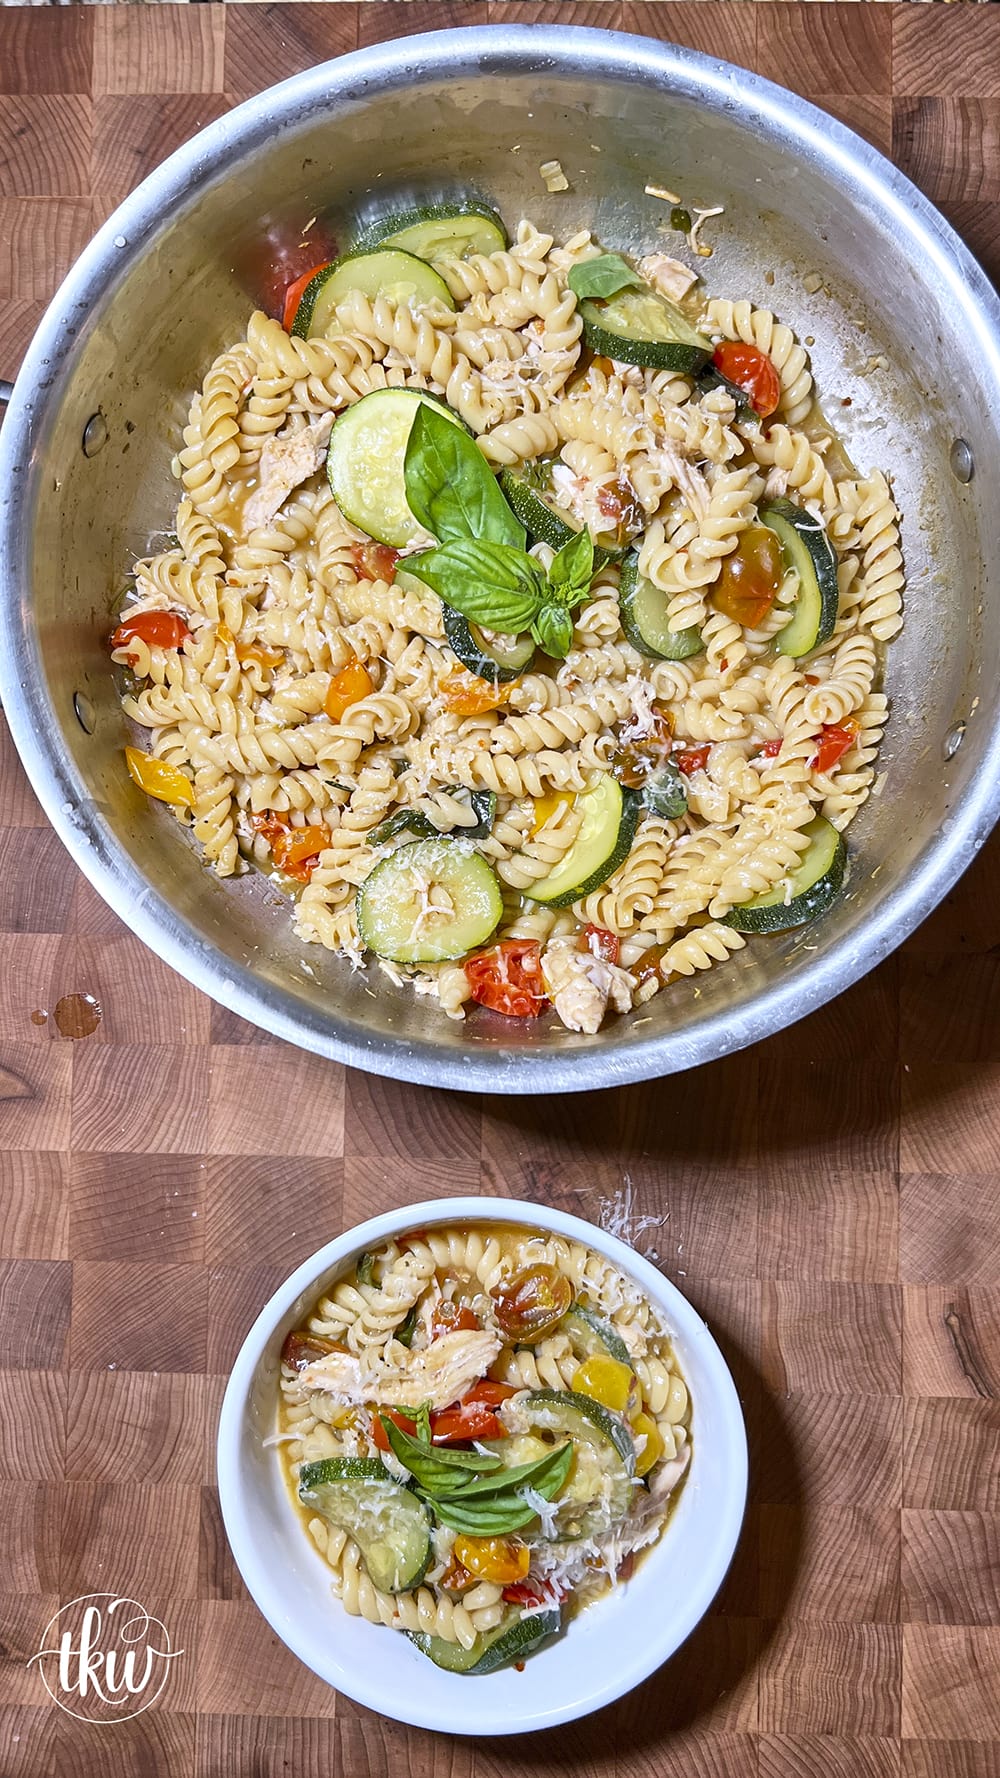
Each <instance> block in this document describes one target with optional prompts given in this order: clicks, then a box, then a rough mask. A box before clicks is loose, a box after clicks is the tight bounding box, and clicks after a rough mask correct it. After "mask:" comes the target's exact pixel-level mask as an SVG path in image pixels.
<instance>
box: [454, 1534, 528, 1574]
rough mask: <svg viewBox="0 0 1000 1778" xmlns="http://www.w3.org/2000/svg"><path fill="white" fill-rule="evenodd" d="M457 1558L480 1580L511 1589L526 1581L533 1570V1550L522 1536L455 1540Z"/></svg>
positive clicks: (459, 1538) (458, 1538)
mask: <svg viewBox="0 0 1000 1778" xmlns="http://www.w3.org/2000/svg"><path fill="white" fill-rule="evenodd" d="M455 1557H456V1559H457V1560H458V1561H459V1562H461V1564H462V1567H463V1568H467V1569H468V1571H469V1573H470V1574H476V1575H478V1576H479V1579H480V1580H489V1581H492V1582H493V1584H494V1586H498V1587H510V1586H513V1585H514V1584H515V1583H516V1582H517V1581H519V1580H523V1579H524V1577H525V1575H526V1574H527V1572H528V1569H529V1568H530V1567H531V1551H530V1550H529V1548H528V1546H527V1544H526V1543H522V1542H521V1540H520V1538H518V1537H463V1536H461V1535H459V1536H458V1537H456V1539H455Z"/></svg>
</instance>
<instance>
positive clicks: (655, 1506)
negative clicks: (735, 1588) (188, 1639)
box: [219, 1199, 746, 1734]
mask: <svg viewBox="0 0 1000 1778" xmlns="http://www.w3.org/2000/svg"><path fill="white" fill-rule="evenodd" d="M219 1479H220V1490H221V1496H222V1505H223V1513H224V1517H225V1522H226V1528H227V1532H228V1534H229V1537H230V1541H231V1543H232V1545H233V1549H234V1553H235V1555H236V1558H237V1561H238V1563H239V1565H240V1568H241V1571H242V1572H243V1575H244V1578H245V1579H246V1581H247V1584H248V1586H249V1587H250V1590H251V1592H252V1593H253V1596H254V1597H255V1599H256V1600H257V1603H258V1604H259V1605H260V1607H261V1609H262V1610H263V1611H264V1613H265V1615H266V1616H267V1617H268V1618H269V1619H270V1621H271V1622H272V1624H273V1625H274V1626H275V1628H276V1629H278V1631H279V1634H281V1635H282V1636H283V1638H284V1639H285V1640H286V1641H287V1642H288V1643H289V1645H290V1646H291V1647H292V1649H293V1650H294V1651H295V1652H296V1653H297V1654H299V1656H300V1657H301V1658H302V1659H304V1660H306V1661H307V1662H308V1664H309V1665H311V1666H313V1667H314V1669H315V1670H316V1671H317V1672H319V1673H321V1674H322V1675H323V1677H325V1678H327V1679H329V1680H330V1681H331V1682H332V1683H333V1684H335V1685H336V1686H338V1688H339V1689H342V1690H345V1691H347V1692H349V1693H350V1694H351V1695H352V1696H354V1697H356V1698H358V1699H359V1700H360V1701H362V1702H364V1703H369V1704H372V1705H373V1706H374V1707H376V1708H379V1709H381V1710H382V1711H383V1712H384V1713H386V1714H390V1715H395V1716H398V1717H399V1718H400V1719H401V1720H405V1721H410V1722H416V1723H423V1724H425V1725H427V1726H431V1727H443V1728H448V1729H450V1730H452V1731H453V1732H459V1733H480V1734H492V1733H512V1732H516V1731H517V1730H519V1729H523V1728H526V1727H541V1726H544V1724H545V1723H549V1722H557V1721H565V1720H568V1719H569V1718H571V1717H572V1716H575V1715H580V1714H583V1713H584V1712H585V1711H587V1710H590V1709H595V1708H597V1707H598V1706H599V1705H600V1704H602V1703H604V1702H607V1701H608V1700H609V1699H610V1698H612V1697H615V1696H618V1695H620V1693H621V1692H622V1691H624V1690H627V1689H628V1688H629V1687H630V1686H631V1685H634V1684H635V1683H637V1682H638V1680H639V1679H641V1678H643V1677H645V1675H646V1674H648V1673H649V1672H651V1671H652V1670H653V1669H654V1668H655V1667H656V1666H658V1665H659V1664H660V1662H661V1661H662V1660H663V1659H665V1658H666V1656H667V1655H668V1654H669V1653H670V1652H671V1651H672V1649H673V1648H674V1647H676V1646H677V1644H678V1643H679V1642H680V1641H681V1640H683V1637H684V1636H685V1635H686V1634H687V1633H688V1631H689V1630H690V1629H691V1628H692V1627H693V1625H694V1623H695V1622H697V1619H698V1617H700V1616H701V1614H702V1612H703V1611H704V1610H705V1609H706V1608H707V1605H708V1603H709V1602H710V1599H711V1597H712V1595H713V1593H714V1591H715V1590H716V1588H717V1586H718V1585H719V1583H720V1581H721V1579H722V1576H723V1574H724V1573H725V1569H726V1567H727V1566H728V1562H729V1560H730V1557H731V1555H732V1550H733V1547H734V1546H735V1542H736V1538H737V1536H738V1531H739V1525H740V1522H741V1518H742V1512H743V1504H744V1499H745V1489H746V1448H745V1439H744V1434H743V1427H742V1420H741V1416H740V1412H739V1405H738V1402H737V1399H736V1395H735V1391H734V1389H733V1386H732V1382H731V1379H730V1378H729V1375H728V1372H727V1371H726V1368H725V1365H724V1362H723V1360H722V1358H721V1356H720V1355H719V1353H718V1349H717V1348H716V1346H715V1344H714V1342H713V1341H712V1339H711V1336H710V1335H709V1333H708V1330H707V1329H706V1328H705V1326H704V1324H703V1323H702V1322H701V1321H700V1318H699V1317H698V1316H697V1315H696V1314H695V1313H694V1312H693V1311H692V1310H691V1308H690V1307H689V1306H688V1305H687V1304H686V1303H685V1301H684V1299H683V1298H682V1297H680V1295H679V1294H678V1293H677V1292H676V1291H675V1290H674V1289H673V1287H672V1286H670V1285H669V1284H668V1283H667V1282H666V1280H665V1279H663V1277H662V1276H661V1275H660V1274H659V1273H658V1272H657V1271H656V1270H655V1269H654V1268H653V1267H652V1266H651V1265H650V1264H649V1263H648V1261H645V1260H643V1259H642V1258H640V1257H639V1256H638V1255H636V1254H635V1253H633V1252H632V1251H631V1250H630V1249H629V1248H628V1247H626V1246H624V1245H623V1243H622V1242H620V1241H618V1240H617V1239H615V1238H614V1237H612V1236H609V1235H607V1234H606V1233H604V1232H603V1231H602V1230H599V1229H596V1228H593V1227H591V1225H589V1224H587V1223H583V1222H581V1221H579V1220H578V1219H576V1218H573V1217H567V1216H563V1215H561V1214H560V1213H558V1212H550V1211H548V1210H543V1209H542V1208H541V1207H540V1206H536V1205H530V1204H522V1203H517V1202H505V1201H501V1200H485V1199H484V1200H478V1199H466V1200H454V1201H451V1202H449V1201H447V1200H446V1201H443V1202H437V1203H431V1204H424V1205H418V1206H415V1207H413V1208H411V1209H407V1210H405V1211H401V1212H395V1213H393V1214H392V1215H391V1216H387V1217H382V1218H379V1219H377V1220H376V1221H374V1222H372V1223H370V1224H367V1225H364V1227H363V1228H361V1229H359V1230H355V1231H352V1232H351V1233H350V1234H348V1235H346V1236H344V1237H343V1238H342V1239H341V1240H340V1241H338V1242H334V1243H332V1244H331V1246H330V1247H329V1248H327V1249H325V1250H324V1251H323V1252H322V1253H320V1254H317V1255H316V1256H314V1259H313V1260H311V1261H308V1262H307V1263H306V1265H304V1266H303V1267H302V1268H300V1270H299V1272H298V1273H296V1274H295V1276H294V1277H293V1278H291V1279H289V1280H288V1283H287V1284H286V1285H285V1286H284V1287H283V1288H282V1290H281V1291H280V1292H279V1293H278V1294H277V1296H276V1297H275V1298H274V1299H273V1300H272V1302H271V1303H270V1304H269V1305H268V1306H267V1308H266V1309H265V1310H264V1312H263V1313H262V1315H261V1316H260V1318H259V1320H258V1322H257V1323H256V1324H255V1327H254V1328H253V1329H252V1330H251V1333H250V1335H249V1336H248V1338H247V1341H246V1343H245V1345H244V1348H243V1350H242V1351H241V1353H240V1355H239V1358H238V1360H237V1363H236V1367H235V1369H234V1372H233V1375H232V1378H231V1379H230V1383H229V1386H228V1388H227V1392H226V1398H225V1401H224V1404H223V1410H222V1416H221V1421H220V1430H219ZM665 1591H666V1592H667V1593H668V1594H669V1596H670V1600H671V1603H670V1604H669V1605H667V1606H666V1607H665V1606H664V1604H663V1597H664V1592H665ZM654 1598H657V1599H658V1600H659V1603H658V1605H657V1609H656V1611H655V1613H654V1612H653V1611H652V1600H653V1599H654ZM654 1619H655V1621H654ZM393 1630H396V1631H402V1632H404V1633H403V1634H392V1633H391V1632H392V1631H393ZM612 1648H614V1649H615V1651H616V1652H615V1655H614V1658H613V1659H610V1658H609V1650H610V1649H612ZM469 1680H475V1683H474V1684H470V1683H467V1682H468V1681H469Z"/></svg>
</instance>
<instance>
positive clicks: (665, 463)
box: [649, 439, 711, 518]
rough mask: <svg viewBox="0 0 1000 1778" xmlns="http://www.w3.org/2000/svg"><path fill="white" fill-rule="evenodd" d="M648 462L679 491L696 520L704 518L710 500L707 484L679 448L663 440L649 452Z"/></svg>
mask: <svg viewBox="0 0 1000 1778" xmlns="http://www.w3.org/2000/svg"><path fill="white" fill-rule="evenodd" d="M649 461H650V463H651V464H652V465H653V466H654V467H655V468H656V469H658V470H659V472H660V474H661V475H662V476H664V477H665V478H667V480H668V481H669V482H672V483H673V485H674V487H675V488H677V489H679V491H680V492H681V493H682V494H683V495H684V498H685V500H686V501H687V503H688V505H689V506H690V508H691V510H692V512H693V513H694V514H695V515H696V516H697V517H698V518H704V516H705V514H706V512H707V511H708V508H709V502H710V499H711V496H710V494H709V491H708V484H707V482H706V481H705V478H704V476H703V475H700V474H699V472H698V470H697V469H696V468H695V466H694V464H693V463H689V462H688V459H687V458H686V457H685V456H684V455H683V453H682V452H681V450H680V448H679V446H677V445H675V444H671V443H670V442H669V440H666V439H665V440H664V441H663V443H662V444H658V445H657V446H656V448H655V450H652V451H650V453H649Z"/></svg>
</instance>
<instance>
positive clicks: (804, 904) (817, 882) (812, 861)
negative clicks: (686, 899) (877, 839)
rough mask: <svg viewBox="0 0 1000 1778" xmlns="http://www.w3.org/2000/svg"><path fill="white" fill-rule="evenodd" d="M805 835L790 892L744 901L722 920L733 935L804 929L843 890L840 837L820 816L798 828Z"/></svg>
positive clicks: (844, 849) (843, 850) (780, 890)
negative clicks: (798, 927)
mask: <svg viewBox="0 0 1000 1778" xmlns="http://www.w3.org/2000/svg"><path fill="white" fill-rule="evenodd" d="M802 831H803V833H805V834H808V836H809V846H808V849H807V850H806V851H805V852H804V853H803V854H802V857H801V858H800V860H799V862H798V865H797V866H796V868H795V870H794V871H792V872H791V873H790V882H791V893H790V895H789V897H788V899H787V900H786V899H785V893H786V892H785V890H784V889H783V888H782V887H781V886H780V885H779V886H778V887H777V888H774V889H769V890H768V891H767V893H766V894H765V895H755V896H754V898H753V900H752V901H744V902H742V903H741V905H740V906H739V907H737V908H733V909H732V910H731V912H730V913H728V914H726V915H725V916H724V918H723V924H724V925H726V926H732V927H733V928H734V929H735V930H736V931H737V932H787V931H788V930H789V928H790V927H792V926H805V925H806V924H807V922H808V921H810V920H818V919H819V916H820V915H821V914H825V913H826V911H827V909H828V908H829V907H830V906H831V904H832V903H833V902H834V901H836V899H837V896H838V895H839V894H840V891H841V890H842V888H843V887H844V882H845V880H846V877H847V847H846V845H845V844H844V838H843V835H842V834H839V833H838V832H837V829H836V828H835V827H833V826H831V824H830V822H829V821H827V820H826V819H825V818H824V817H823V816H822V815H817V816H816V817H815V819H814V820H812V821H810V823H809V825H808V827H804V828H803V829H802Z"/></svg>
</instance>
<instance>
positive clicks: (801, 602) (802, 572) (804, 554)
mask: <svg viewBox="0 0 1000 1778" xmlns="http://www.w3.org/2000/svg"><path fill="white" fill-rule="evenodd" d="M760 522H761V524H762V525H766V526H767V527H768V529H769V530H770V531H773V532H774V533H775V536H776V537H777V539H778V542H779V543H780V544H781V554H782V558H783V561H784V565H785V567H786V569H794V570H795V573H796V574H797V575H798V577H799V594H798V598H797V599H796V602H795V606H794V609H793V615H792V620H791V622H790V623H788V624H786V625H785V628H784V629H783V630H779V632H778V637H777V644H776V645H777V649H778V653H779V654H787V655H791V656H792V658H793V659H794V660H798V659H799V658H800V657H801V656H802V655H804V654H809V652H810V651H811V650H812V649H814V648H818V647H819V645H820V643H821V642H829V640H830V637H831V636H832V635H833V627H834V624H835V623H836V621H837V607H838V604H839V600H840V593H839V589H838V586H837V558H836V556H835V555H834V553H833V548H832V545H831V543H830V540H829V538H828V537H827V534H826V532H825V530H824V529H823V526H822V524H821V523H820V521H819V519H817V518H814V517H813V515H812V513H811V512H806V511H805V510H804V509H803V508H802V507H800V506H793V505H792V502H791V501H790V500H772V501H771V503H770V505H769V506H762V507H761V509H760Z"/></svg>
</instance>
